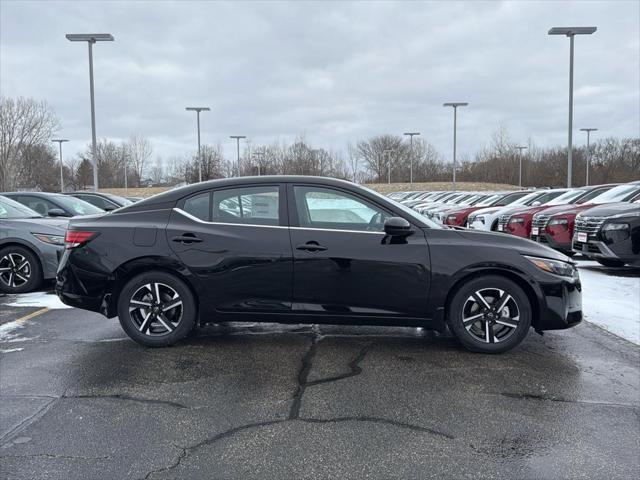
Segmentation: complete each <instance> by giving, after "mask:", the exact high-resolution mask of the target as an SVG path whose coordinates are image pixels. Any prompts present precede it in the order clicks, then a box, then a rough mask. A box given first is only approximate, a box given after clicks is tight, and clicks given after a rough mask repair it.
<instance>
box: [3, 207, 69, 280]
mask: <svg viewBox="0 0 640 480" xmlns="http://www.w3.org/2000/svg"><path fill="white" fill-rule="evenodd" d="M67 223H68V220H66V219H58V218H45V217H43V216H42V215H40V214H39V213H38V212H36V211H35V210H31V209H30V208H28V207H25V206H24V205H22V204H20V203H18V202H16V201H14V200H11V199H9V198H7V197H4V196H2V195H0V292H5V293H24V292H30V291H32V290H35V289H37V288H38V287H39V286H40V285H41V284H42V282H43V281H44V280H48V279H52V278H55V275H56V270H57V269H58V258H59V256H61V255H62V252H63V251H64V236H65V233H66V230H67Z"/></svg>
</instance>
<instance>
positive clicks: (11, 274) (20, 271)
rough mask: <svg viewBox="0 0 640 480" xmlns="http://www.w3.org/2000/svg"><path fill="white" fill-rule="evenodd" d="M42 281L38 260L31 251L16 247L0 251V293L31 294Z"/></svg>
mask: <svg viewBox="0 0 640 480" xmlns="http://www.w3.org/2000/svg"><path fill="white" fill-rule="evenodd" d="M16 263H19V265H16ZM6 268H9V269H11V270H5V269H6ZM24 279H26V281H25V280H24ZM42 280H43V277H42V266H41V265H40V260H39V259H38V257H37V256H36V254H35V253H33V252H32V251H31V250H29V249H28V248H24V247H20V246H17V245H11V246H9V247H5V248H3V249H1V250H0V292H4V293H26V292H32V291H33V290H36V289H37V288H38V287H39V286H40V285H41V284H42Z"/></svg>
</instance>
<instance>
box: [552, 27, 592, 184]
mask: <svg viewBox="0 0 640 480" xmlns="http://www.w3.org/2000/svg"><path fill="white" fill-rule="evenodd" d="M596 30H597V27H553V28H552V29H550V30H549V32H548V34H549V35H566V36H567V37H569V40H570V43H569V142H568V143H569V145H568V154H567V187H568V188H571V175H572V174H573V37H575V36H576V35H591V34H592V33H594V32H595V31H596Z"/></svg>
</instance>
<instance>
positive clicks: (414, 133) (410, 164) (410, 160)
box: [404, 132, 420, 186]
mask: <svg viewBox="0 0 640 480" xmlns="http://www.w3.org/2000/svg"><path fill="white" fill-rule="evenodd" d="M404 135H407V136H409V138H410V140H409V142H410V144H411V146H410V147H409V150H410V152H409V184H410V185H411V186H413V137H415V136H416V135H420V132H405V134H404Z"/></svg>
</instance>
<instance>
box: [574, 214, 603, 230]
mask: <svg viewBox="0 0 640 480" xmlns="http://www.w3.org/2000/svg"><path fill="white" fill-rule="evenodd" d="M603 223H604V217H583V216H580V215H578V216H577V217H576V223H575V228H574V231H575V232H580V233H587V234H595V233H598V232H599V231H600V227H602V224H603Z"/></svg>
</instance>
